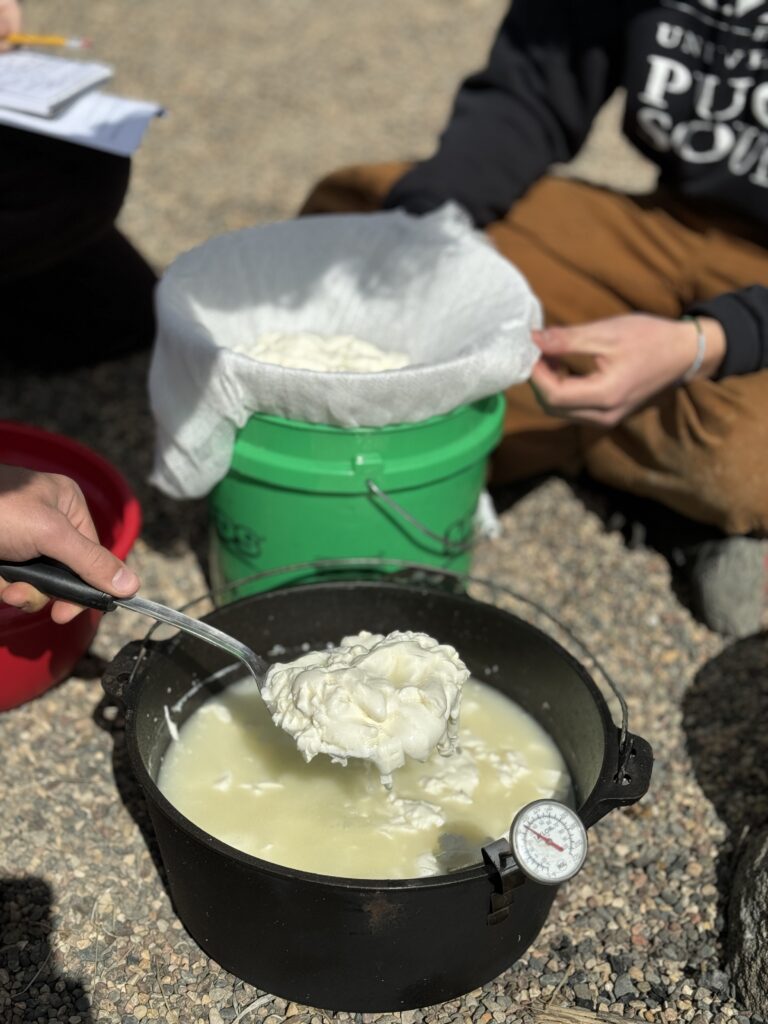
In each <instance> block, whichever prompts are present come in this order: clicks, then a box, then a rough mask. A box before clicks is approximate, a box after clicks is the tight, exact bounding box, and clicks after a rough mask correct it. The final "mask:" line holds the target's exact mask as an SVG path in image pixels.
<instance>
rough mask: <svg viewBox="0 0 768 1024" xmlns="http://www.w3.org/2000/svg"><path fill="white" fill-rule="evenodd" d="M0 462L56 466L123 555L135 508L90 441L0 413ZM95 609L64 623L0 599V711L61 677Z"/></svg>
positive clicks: (136, 526)
mask: <svg viewBox="0 0 768 1024" xmlns="http://www.w3.org/2000/svg"><path fill="white" fill-rule="evenodd" d="M0 463H3V464H5V465H11V466H25V467H26V468H27V469H39V470H44V471H45V472H48V473H63V474H64V475H65V476H70V477H72V479H73V480H76V481H77V482H78V484H79V485H80V487H81V488H82V490H83V493H84V495H85V498H86V501H87V502H88V507H89V509H90V511H91V515H92V516H93V521H94V523H95V525H96V529H97V531H98V534H99V539H100V540H101V542H102V544H104V546H105V547H107V548H109V550H110V551H112V552H113V553H114V554H115V555H117V557H118V558H125V557H126V555H127V554H128V552H129V551H130V550H131V548H132V547H133V544H134V541H135V540H136V538H137V537H138V535H139V530H140V529H141V508H140V506H139V502H138V500H137V499H136V497H135V496H134V494H133V493H132V491H131V489H130V488H129V486H128V484H127V483H126V481H125V479H124V478H123V476H122V475H121V474H120V473H118V471H117V470H116V469H115V467H114V466H112V465H110V463H108V462H107V461H106V460H105V459H103V458H102V457H101V456H100V455H97V454H96V453H95V452H93V451H91V450H90V448H86V447H85V446H84V445H82V444H78V443H77V441H72V440H70V439H69V438H67V437H62V436H61V435H60V434H51V433H49V432H48V431H47V430H40V429H38V428H37V427H30V426H27V425H26V424H24V423H14V422H10V421H8V420H0ZM100 618H101V615H100V613H99V612H95V611H86V612H83V613H82V614H81V615H78V616H77V618H76V619H74V620H73V621H72V622H69V623H67V625H65V626H57V625H56V623H54V622H52V621H51V618H50V615H49V613H48V610H47V609H43V611H41V612H37V613H36V614H33V615H30V614H28V613H27V612H21V611H18V610H17V609H16V608H11V607H9V606H8V605H3V604H0V710H2V711H4V710H6V709H8V708H13V707H16V706H17V705H18V704H23V703H24V701H28V700H32V698H33V697H38V696H39V695H40V694H41V693H44V692H45V691H46V690H48V689H49V688H50V687H51V686H54V685H55V684H56V683H59V682H61V680H62V679H66V677H67V676H68V675H69V674H70V673H71V672H72V669H73V668H74V666H75V665H76V664H77V662H78V661H79V660H80V658H81V657H82V656H83V655H84V654H85V652H86V651H87V650H88V648H89V647H90V644H91V641H92V640H93V638H94V636H95V634H96V630H97V628H98V625H99V620H100Z"/></svg>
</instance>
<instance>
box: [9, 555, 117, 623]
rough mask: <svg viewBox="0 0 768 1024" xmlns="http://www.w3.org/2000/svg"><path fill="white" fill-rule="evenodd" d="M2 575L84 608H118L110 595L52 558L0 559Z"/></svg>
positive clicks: (108, 610)
mask: <svg viewBox="0 0 768 1024" xmlns="http://www.w3.org/2000/svg"><path fill="white" fill-rule="evenodd" d="M0 577H2V578H3V579H4V580H6V582H8V583H31V584H32V586H33V587H35V588H36V589H37V590H39V591H40V592H41V593H43V594H47V595H48V597H55V598H59V599H61V600H62V601H73V602H74V603H75V604H81V605H83V606H84V607H85V608H96V609H97V610H98V611H101V612H111V611H113V609H114V608H116V607H117V605H116V604H115V599H114V597H112V595H111V594H105V593H104V591H103V590H98V589H97V588H96V587H92V586H91V585H90V584H89V583H86V582H85V580H82V579H80V577H79V576H77V575H76V574H75V573H73V572H72V570H71V569H67V567H66V566H65V565H61V564H60V563H59V562H54V561H52V560H51V559H49V558H33V559H31V560H30V561H29V562H0Z"/></svg>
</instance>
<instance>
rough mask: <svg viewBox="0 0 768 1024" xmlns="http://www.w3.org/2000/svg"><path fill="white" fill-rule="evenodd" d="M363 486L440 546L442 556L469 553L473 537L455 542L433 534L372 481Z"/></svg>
mask: <svg viewBox="0 0 768 1024" xmlns="http://www.w3.org/2000/svg"><path fill="white" fill-rule="evenodd" d="M365 485H366V487H367V488H368V491H369V492H370V494H371V495H373V497H374V498H378V499H379V501H380V502H381V503H382V504H384V505H386V506H387V507H388V508H390V509H392V511H393V512H396V513H397V514H398V515H399V516H401V517H402V518H403V519H405V521H406V522H407V523H410V524H411V526H415V527H416V529H417V530H418V531H419V532H420V533H423V534H424V536H425V537H429V539H430V540H435V541H437V542H438V544H442V547H443V553H444V554H446V555H461V554H463V553H464V552H465V551H469V549H470V548H471V547H474V544H475V539H474V537H473V536H470V537H468V538H467V539H466V540H463V541H455V540H451V539H450V538H449V537H446V536H445V534H443V533H435V531H434V530H430V528H429V527H428V526H427V525H426V524H425V523H422V522H421V520H420V519H417V518H416V516H414V515H412V514H411V513H410V512H409V511H408V510H407V509H404V508H403V506H402V505H400V504H399V503H398V502H396V501H395V499H394V498H393V497H392V495H391V494H387V492H386V491H385V490H384V489H383V488H382V487H379V485H378V484H377V483H376V482H375V481H374V480H370V479H369V480H366V481H365Z"/></svg>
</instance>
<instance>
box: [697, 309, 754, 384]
mask: <svg viewBox="0 0 768 1024" xmlns="http://www.w3.org/2000/svg"><path fill="white" fill-rule="evenodd" d="M686 313H693V314H697V315H699V316H711V317H712V318H713V319H715V320H719V321H720V323H721V324H722V325H723V330H724V331H725V338H726V349H725V357H724V359H723V361H722V363H721V364H720V368H719V370H718V371H717V374H716V375H715V380H721V379H722V378H723V377H735V376H740V375H743V374H746V373H757V371H758V370H760V369H762V367H763V359H764V355H765V353H764V352H763V344H762V334H761V331H760V324H759V322H758V320H757V319H756V317H755V316H754V314H753V311H752V310H751V309H750V308H749V306H748V305H747V304H746V303H744V302H742V301H741V299H740V298H739V295H738V293H730V294H727V295H718V296H717V298H714V299H709V300H708V301H707V302H699V303H696V304H695V305H693V306H690V307H689V308H688V309H687V310H686Z"/></svg>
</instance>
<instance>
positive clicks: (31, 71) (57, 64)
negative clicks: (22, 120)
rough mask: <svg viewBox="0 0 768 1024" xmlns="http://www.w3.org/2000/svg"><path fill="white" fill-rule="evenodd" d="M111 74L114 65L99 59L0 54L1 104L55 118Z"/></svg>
mask: <svg viewBox="0 0 768 1024" xmlns="http://www.w3.org/2000/svg"><path fill="white" fill-rule="evenodd" d="M111 77H112V68H110V67H109V66H108V65H106V64H100V63H98V62H97V61H82V60H70V59H69V58H67V57H56V56H53V55H51V54H44V53H35V52H34V51H31V50H14V51H12V52H11V53H3V54H0V107H3V108H5V109H6V110H16V111H19V112H20V113H22V114H32V115H34V116H35V117H54V116H55V115H56V114H57V112H58V111H59V110H60V109H62V108H63V107H64V106H65V105H66V104H67V103H69V102H70V101H71V100H73V99H75V98H76V97H77V96H81V95H82V94H83V93H85V92H87V91H88V90H89V89H93V88H94V87H95V86H97V85H100V84H101V83H102V82H106V81H107V79H109V78H111Z"/></svg>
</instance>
